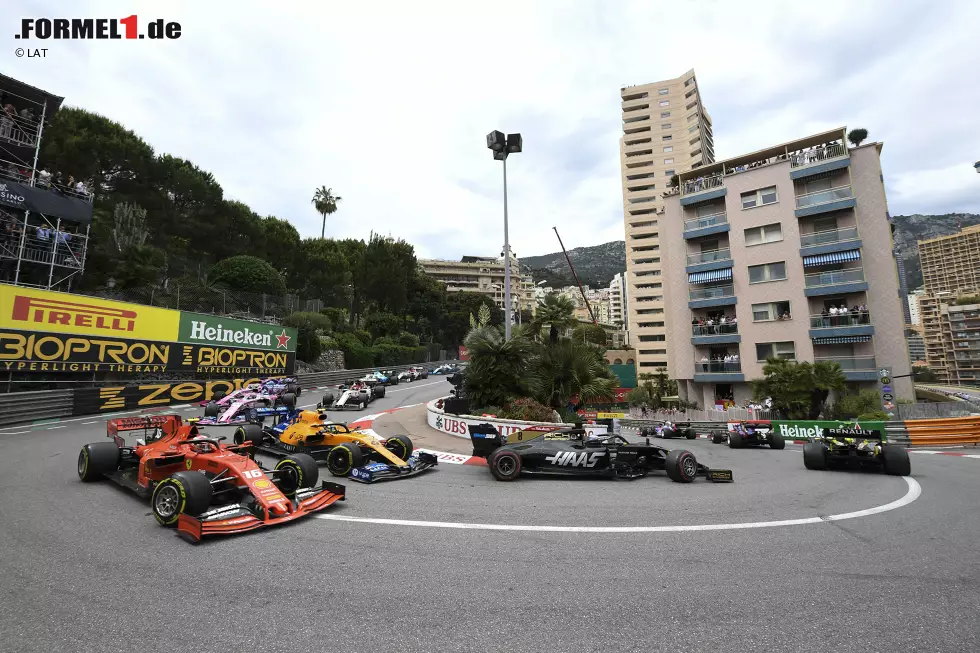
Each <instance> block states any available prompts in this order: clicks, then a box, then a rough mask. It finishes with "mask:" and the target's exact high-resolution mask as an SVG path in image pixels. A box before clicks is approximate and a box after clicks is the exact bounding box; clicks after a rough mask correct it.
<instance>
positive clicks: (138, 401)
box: [72, 378, 259, 415]
mask: <svg viewBox="0 0 980 653" xmlns="http://www.w3.org/2000/svg"><path fill="white" fill-rule="evenodd" d="M258 380H259V379H257V378H252V379H233V380H230V381H178V382H160V383H145V384H142V385H119V386H106V387H102V388H79V389H77V390H75V392H74V393H73V395H74V400H73V405H72V414H74V415H92V414H95V413H103V412H110V411H123V410H135V409H140V408H155V407H163V406H169V405H170V404H177V403H195V402H199V401H205V400H208V399H211V398H212V397H213V396H214V395H215V393H216V392H224V393H225V394H229V393H231V392H234V391H235V390H241V389H242V388H244V387H245V386H246V385H248V384H250V383H257V382H258Z"/></svg>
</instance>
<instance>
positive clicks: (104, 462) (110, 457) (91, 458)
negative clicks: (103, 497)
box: [78, 442, 119, 483]
mask: <svg viewBox="0 0 980 653" xmlns="http://www.w3.org/2000/svg"><path fill="white" fill-rule="evenodd" d="M117 469H119V447H117V446H116V443H115V442H94V443H92V444H86V445H85V446H84V447H82V450H81V451H80V452H79V453H78V478H80V479H82V480H83V481H85V482H86V483H90V482H92V481H98V480H100V479H102V475H103V474H106V473H108V472H113V471H115V470H117Z"/></svg>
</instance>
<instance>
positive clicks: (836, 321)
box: [810, 310, 871, 329]
mask: <svg viewBox="0 0 980 653" xmlns="http://www.w3.org/2000/svg"><path fill="white" fill-rule="evenodd" d="M866 324H871V314H870V313H869V312H868V311H851V310H848V311H847V313H838V314H837V315H822V314H821V315H811V316H810V328H811V329H834V328H839V327H849V326H862V325H866Z"/></svg>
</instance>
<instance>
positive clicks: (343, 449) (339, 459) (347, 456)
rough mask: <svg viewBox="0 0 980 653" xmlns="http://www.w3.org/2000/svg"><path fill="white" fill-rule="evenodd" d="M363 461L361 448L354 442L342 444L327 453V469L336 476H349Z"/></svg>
mask: <svg viewBox="0 0 980 653" xmlns="http://www.w3.org/2000/svg"><path fill="white" fill-rule="evenodd" d="M363 460H364V454H362V453H361V448H360V447H358V446H357V445H356V444H354V443H353V442H342V443H341V444H338V445H337V446H336V447H334V448H333V449H331V450H330V451H328V452H327V469H328V470H329V471H330V473H331V474H333V475H334V476H347V475H348V474H350V473H351V470H352V469H354V468H355V467H360V466H361V462H362V461H363Z"/></svg>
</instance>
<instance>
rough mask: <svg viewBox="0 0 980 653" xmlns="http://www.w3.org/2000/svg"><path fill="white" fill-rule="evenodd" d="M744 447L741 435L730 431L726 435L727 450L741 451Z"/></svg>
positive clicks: (743, 439)
mask: <svg viewBox="0 0 980 653" xmlns="http://www.w3.org/2000/svg"><path fill="white" fill-rule="evenodd" d="M744 446H745V438H743V437H742V434H741V433H736V432H735V431H732V432H731V433H729V434H728V448H729V449H741V448H742V447H744Z"/></svg>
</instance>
